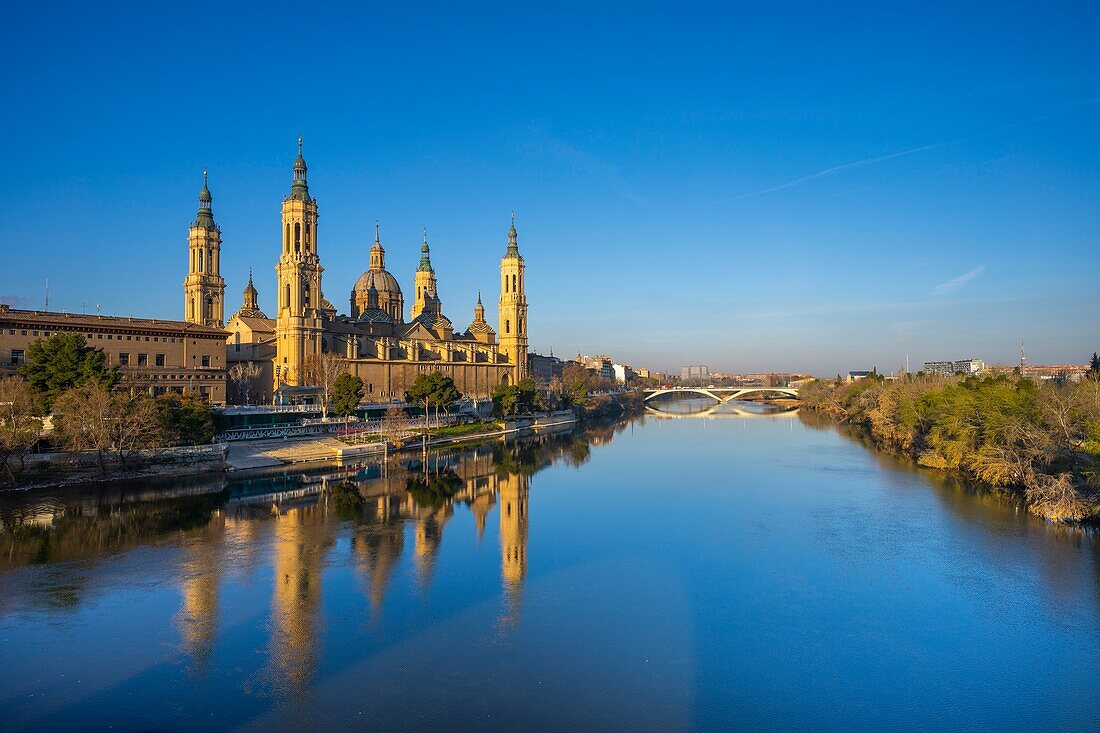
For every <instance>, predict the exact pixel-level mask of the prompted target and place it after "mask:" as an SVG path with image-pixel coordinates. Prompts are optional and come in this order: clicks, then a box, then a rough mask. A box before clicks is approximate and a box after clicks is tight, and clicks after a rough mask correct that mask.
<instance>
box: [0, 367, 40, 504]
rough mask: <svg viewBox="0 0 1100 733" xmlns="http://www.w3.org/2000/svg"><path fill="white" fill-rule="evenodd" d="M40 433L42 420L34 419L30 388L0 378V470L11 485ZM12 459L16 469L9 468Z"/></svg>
mask: <svg viewBox="0 0 1100 733" xmlns="http://www.w3.org/2000/svg"><path fill="white" fill-rule="evenodd" d="M41 431H42V421H41V420H39V419H38V418H37V417H35V411H34V393H33V392H32V391H31V388H30V385H28V384H27V383H26V382H25V381H24V380H22V379H19V378H18V377H7V378H3V379H0V467H2V468H3V471H4V473H6V474H7V476H8V480H9V481H11V482H12V483H14V482H15V477H16V472H17V470H18V472H22V470H23V467H24V463H23V458H24V456H26V454H27V451H29V450H30V449H31V447H32V446H33V445H34V444H35V443H36V442H38V435H39V433H40V432H41ZM13 459H14V460H15V462H16V463H17V464H18V469H16V468H14V467H13V465H12V461H13Z"/></svg>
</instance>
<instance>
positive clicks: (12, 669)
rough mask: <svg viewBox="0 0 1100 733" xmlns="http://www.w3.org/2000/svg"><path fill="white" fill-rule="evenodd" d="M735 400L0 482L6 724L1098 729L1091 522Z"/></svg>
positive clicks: (1, 682) (0, 683)
mask: <svg viewBox="0 0 1100 733" xmlns="http://www.w3.org/2000/svg"><path fill="white" fill-rule="evenodd" d="M685 404H687V405H688V407H687V408H685V407H683V406H682V405H681V406H680V407H679V408H678V409H680V410H681V411H683V410H684V409H691V403H685ZM668 409H677V408H674V407H670V408H668ZM738 409H740V410H741V411H742V413H745V414H736V413H735V412H733V410H732V409H723V410H719V411H717V412H716V413H714V414H709V415H707V416H706V417H688V418H676V419H673V418H663V417H657V416H653V415H649V416H646V417H644V418H641V419H638V420H635V421H633V422H631V423H627V424H623V425H620V426H618V427H617V428H615V429H610V428H608V429H603V430H599V431H592V432H589V433H586V434H577V435H564V436H547V437H542V438H537V439H533V440H528V441H523V442H519V443H495V444H488V445H481V446H477V447H473V448H466V449H462V450H453V451H445V452H440V453H436V454H431V455H429V456H428V457H427V459H426V460H422V459H421V457H420V456H411V457H409V458H403V459H400V460H394V459H392V458H391V460H390V462H389V464H388V465H386V466H380V465H377V464H370V465H362V466H352V467H332V466H328V467H315V468H310V469H308V470H294V471H286V470H280V471H278V472H275V473H268V474H260V475H255V474H254V475H251V476H234V477H233V478H231V479H229V480H226V479H223V478H221V477H219V478H217V479H201V480H200V479H190V480H181V481H178V482H175V483H174V484H169V485H161V486H153V485H140V486H122V487H120V486H112V487H107V486H100V487H89V488H85V489H79V490H68V491H66V492H35V493H29V494H28V493H20V494H10V493H9V494H7V495H3V496H0V518H2V519H3V523H4V525H3V531H2V533H0V670H3V672H2V674H0V728H3V729H5V730H36V731H39V730H61V729H65V730H105V729H108V728H111V729H112V730H148V729H158V730H180V731H183V730H255V729H265V730H266V729H270V730H323V729H330V728H342V729H361V728H362V729H365V728H373V729H378V730H456V729H460V730H474V729H478V730H505V729H517V728H518V729H544V730H554V729H557V730H563V729H570V730H612V729H614V730H624V729H632V730H653V731H670V730H689V729H690V730H730V729H742V730H767V729H791V728H799V729H818V730H882V729H898V728H905V729H924V730H963V729H967V730H972V729H976V728H977V729H996V730H1095V729H1096V725H1097V724H1096V720H1097V718H1096V715H1097V713H1100V664H1098V660H1100V543H1098V542H1097V540H1096V538H1095V537H1094V536H1093V535H1092V534H1090V533H1088V532H1082V531H1080V530H1074V529H1070V528H1065V527H1056V526H1051V525H1048V524H1045V523H1042V522H1039V521H1037V520H1035V519H1033V518H1031V517H1029V516H1028V515H1027V514H1026V513H1024V512H1023V511H1021V510H1020V508H1019V507H1018V506H1016V505H1015V504H1014V503H1012V502H1008V501H1005V500H1003V499H1000V498H997V497H990V496H987V495H983V494H982V493H980V492H977V491H974V490H973V489H971V488H969V487H967V486H965V485H962V484H959V483H957V482H952V481H948V480H945V479H943V478H940V477H937V476H936V475H934V474H928V473H923V472H918V471H916V470H914V469H913V467H912V466H909V465H906V464H905V463H903V462H900V461H897V460H894V459H892V458H889V457H886V456H883V455H881V454H877V453H875V452H872V451H869V450H868V449H866V448H865V447H863V446H862V445H860V444H859V443H858V442H857V441H855V440H853V439H851V438H849V437H846V436H844V435H841V434H839V433H838V432H836V431H835V430H834V429H833V428H832V427H830V426H826V425H820V424H816V423H815V422H814V421H813V420H810V419H807V418H804V417H800V416H799V415H797V414H796V413H786V414H778V415H772V416H758V415H755V414H753V413H754V412H756V411H758V410H757V408H754V407H752V406H743V407H741V408H738ZM355 497H357V498H355ZM357 502H358V503H357Z"/></svg>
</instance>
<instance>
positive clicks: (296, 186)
mask: <svg viewBox="0 0 1100 733" xmlns="http://www.w3.org/2000/svg"><path fill="white" fill-rule="evenodd" d="M282 235H283V250H282V256H281V257H279V264H278V265H276V266H275V271H276V272H277V273H278V278H279V293H278V296H279V312H278V315H277V316H276V319H275V334H276V358H275V382H276V384H275V386H276V388H277V387H278V385H279V383H280V382H281V383H284V384H288V385H291V386H300V385H304V384H306V383H307V379H306V376H305V375H306V370H307V369H308V368H309V366H310V364H311V363H312V362H315V361H316V360H317V359H319V358H320V355H321V333H322V327H323V326H322V321H321V305H322V302H321V273H322V272H323V269H324V268H322V267H321V260H320V259H319V258H318V256H317V202H316V201H314V200H313V199H312V198H310V195H309V186H308V185H307V183H306V161H305V159H304V158H303V157H302V138H298V158H297V159H296V160H295V161H294V180H293V182H292V183H291V186H290V196H288V197H287V198H285V199H283V226H282Z"/></svg>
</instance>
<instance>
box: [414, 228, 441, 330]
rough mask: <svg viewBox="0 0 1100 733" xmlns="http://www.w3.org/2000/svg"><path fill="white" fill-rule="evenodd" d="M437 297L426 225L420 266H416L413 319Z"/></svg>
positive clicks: (421, 247)
mask: <svg viewBox="0 0 1100 733" xmlns="http://www.w3.org/2000/svg"><path fill="white" fill-rule="evenodd" d="M435 297H436V287H435V270H433V269H432V258H431V256H430V253H429V252H428V228H427V227H424V244H422V245H420V266H419V267H417V268H416V300H415V301H413V309H412V317H413V319H415V318H416V317H417V316H419V315H420V314H421V313H423V312H424V309H425V308H427V307H428V304H429V303H431V302H432V299H433V298H435Z"/></svg>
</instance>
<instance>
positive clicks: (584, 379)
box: [561, 363, 596, 406]
mask: <svg viewBox="0 0 1100 733" xmlns="http://www.w3.org/2000/svg"><path fill="white" fill-rule="evenodd" d="M561 386H562V396H563V397H564V398H565V400H566V401H567V402H568V403H569V404H571V405H579V406H583V405H584V403H585V402H587V401H588V395H589V394H590V393H591V392H592V390H593V389H595V387H596V375H594V374H593V373H592V371H591V370H590V369H588V368H587V367H585V366H584V365H583V364H577V363H573V364H566V365H565V367H564V368H563V369H562V370H561Z"/></svg>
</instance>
